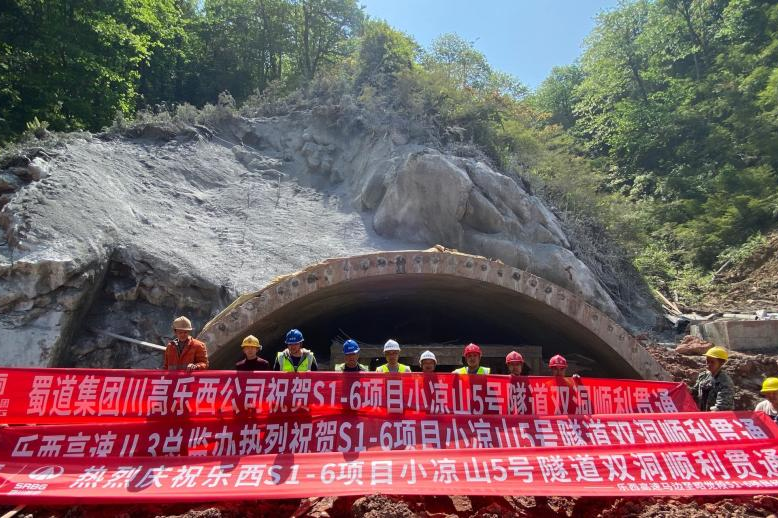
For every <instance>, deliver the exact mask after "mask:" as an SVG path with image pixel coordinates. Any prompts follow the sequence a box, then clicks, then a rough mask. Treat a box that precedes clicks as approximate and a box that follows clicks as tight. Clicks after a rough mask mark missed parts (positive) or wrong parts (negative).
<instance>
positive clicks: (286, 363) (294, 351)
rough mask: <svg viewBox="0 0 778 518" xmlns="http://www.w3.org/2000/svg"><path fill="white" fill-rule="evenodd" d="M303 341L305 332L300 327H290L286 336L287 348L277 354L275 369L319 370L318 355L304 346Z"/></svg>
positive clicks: (291, 370)
mask: <svg viewBox="0 0 778 518" xmlns="http://www.w3.org/2000/svg"><path fill="white" fill-rule="evenodd" d="M303 341H304V339H303V334H302V333H301V332H300V330H299V329H290V330H289V332H288V333H286V337H285V338H284V343H285V344H286V349H284V350H283V351H281V352H279V353H278V354H276V361H275V363H273V370H274V371H282V372H308V371H315V370H318V369H319V367H318V366H317V365H316V357H315V356H314V355H313V351H309V350H308V349H305V348H303Z"/></svg>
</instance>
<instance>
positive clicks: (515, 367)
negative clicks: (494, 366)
mask: <svg viewBox="0 0 778 518" xmlns="http://www.w3.org/2000/svg"><path fill="white" fill-rule="evenodd" d="M505 365H506V367H508V374H511V375H513V376H521V374H522V372H523V370H524V357H523V356H522V355H521V353H517V352H516V351H511V352H509V353H508V355H507V356H506V357H505Z"/></svg>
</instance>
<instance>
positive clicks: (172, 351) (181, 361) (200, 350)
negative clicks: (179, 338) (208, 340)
mask: <svg viewBox="0 0 778 518" xmlns="http://www.w3.org/2000/svg"><path fill="white" fill-rule="evenodd" d="M190 363H194V364H195V365H196V366H197V370H205V369H207V368H208V350H207V349H206V348H205V343H203V342H201V341H200V340H197V339H195V338H192V337H189V340H188V341H187V342H186V345H184V348H183V350H182V351H181V355H180V356H179V355H178V348H177V347H176V343H175V342H174V341H173V340H171V341H169V342H168V344H167V349H165V363H164V365H163V366H162V368H163V369H165V370H169V371H176V370H186V367H187V365H189V364H190Z"/></svg>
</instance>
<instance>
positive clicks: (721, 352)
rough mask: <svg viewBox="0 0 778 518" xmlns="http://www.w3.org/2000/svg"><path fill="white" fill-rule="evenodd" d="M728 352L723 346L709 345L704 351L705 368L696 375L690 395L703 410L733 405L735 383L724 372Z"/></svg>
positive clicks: (730, 408) (719, 408)
mask: <svg viewBox="0 0 778 518" xmlns="http://www.w3.org/2000/svg"><path fill="white" fill-rule="evenodd" d="M728 359H729V353H727V350H726V349H724V348H723V347H718V346H715V347H711V348H710V349H708V351H707V352H706V353H705V362H706V364H707V369H706V370H705V371H703V372H701V373H700V375H699V376H697V381H696V382H695V383H694V385H693V386H692V396H694V400H695V401H696V402H697V406H698V407H699V408H700V410H702V411H703V412H708V411H712V412H716V411H720V410H732V409H733V408H734V407H735V385H734V383H732V378H730V377H729V374H727V373H726V372H724V370H723V367H724V364H725V363H727V360H728Z"/></svg>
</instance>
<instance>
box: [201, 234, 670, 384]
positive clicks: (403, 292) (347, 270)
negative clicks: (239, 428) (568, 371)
mask: <svg viewBox="0 0 778 518" xmlns="http://www.w3.org/2000/svg"><path fill="white" fill-rule="evenodd" d="M290 328H299V329H301V330H303V332H304V333H305V336H306V346H307V347H309V348H311V349H314V350H315V351H316V353H317V356H319V355H321V354H328V352H326V353H325V351H329V347H330V342H331V340H332V338H333V337H335V336H336V335H338V333H346V334H348V335H349V336H351V337H354V338H357V339H361V340H366V341H369V340H370V339H372V340H373V343H382V342H383V340H384V339H386V338H388V337H394V338H397V339H398V340H400V341H401V343H432V342H434V343H446V342H450V343H458V344H461V343H467V342H468V341H475V342H478V343H501V344H516V345H519V344H529V345H541V346H542V347H543V350H544V356H549V355H551V354H555V353H557V352H561V353H562V354H565V353H567V354H571V353H572V354H582V355H585V356H587V357H589V358H592V359H593V360H594V362H593V365H594V367H593V369H591V374H592V375H599V376H607V377H614V378H616V377H628V378H635V377H639V378H643V379H656V380H665V379H670V377H669V375H668V374H667V372H666V371H665V370H664V369H663V368H662V367H661V366H660V365H659V364H658V363H657V362H656V360H654V358H653V357H652V356H651V355H650V354H649V353H648V351H647V350H646V349H645V348H644V347H643V346H642V345H640V344H639V343H638V341H637V340H636V339H635V338H634V337H633V336H632V335H631V334H630V333H629V332H627V331H626V330H625V329H624V328H623V327H622V326H620V325H619V324H618V323H616V322H615V321H614V320H613V319H612V318H610V317H609V316H607V315H606V314H605V313H603V312H602V311H600V310H599V309H597V308H595V307H594V306H592V305H590V304H588V303H587V302H585V301H584V300H583V298H582V297H581V296H579V295H576V294H574V293H572V292H570V291H568V290H566V289H564V288H562V287H560V286H558V285H556V284H553V283H551V282H549V281H547V280H545V279H542V278H540V277H538V276H536V275H533V274H531V273H528V272H526V271H523V270H520V269H518V268H513V267H510V266H507V265H505V264H503V263H502V262H500V261H495V260H490V259H487V258H484V257H480V256H474V255H469V254H463V253H459V252H456V251H453V250H448V249H445V248H443V247H440V246H438V247H434V248H431V249H429V250H424V251H419V250H410V251H394V252H375V253H370V254H365V255H359V256H352V257H341V258H336V259H327V260H325V261H322V262H320V263H318V264H314V265H311V266H309V267H307V268H305V269H303V270H301V271H298V272H296V273H292V274H289V275H285V276H282V277H278V278H276V279H275V280H274V281H272V282H271V283H270V284H269V285H267V286H266V287H265V288H263V289H262V290H260V291H258V292H255V293H250V294H246V295H243V296H241V297H239V298H238V299H237V300H235V301H234V302H233V303H232V304H231V305H230V306H229V307H227V308H226V309H225V310H223V311H222V312H221V313H220V314H219V315H217V316H216V317H215V318H214V319H212V320H211V321H210V322H208V323H207V324H206V325H205V326H204V328H203V330H202V332H201V333H200V335H199V338H201V339H202V340H204V341H205V342H206V343H207V344H208V351H209V355H210V357H211V363H212V368H230V367H231V365H232V362H234V361H235V360H236V359H237V357H238V356H239V353H240V350H239V346H240V342H241V341H242V339H243V338H244V337H245V336H246V335H249V334H253V335H256V336H258V337H259V338H260V340H261V341H262V343H263V344H264V351H263V353H262V355H263V356H264V357H266V358H272V357H273V356H274V355H275V352H276V351H278V350H280V349H281V348H282V345H281V344H282V342H283V336H284V333H285V332H286V331H287V330H288V329H290ZM457 347H459V345H457Z"/></svg>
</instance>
